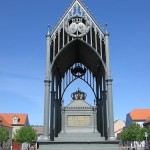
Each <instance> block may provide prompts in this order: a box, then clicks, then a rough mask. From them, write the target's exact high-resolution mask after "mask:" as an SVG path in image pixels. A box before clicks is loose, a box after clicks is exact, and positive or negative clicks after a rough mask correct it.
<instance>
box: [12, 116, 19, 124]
mask: <svg viewBox="0 0 150 150" xmlns="http://www.w3.org/2000/svg"><path fill="white" fill-rule="evenodd" d="M18 121H19V118H18V117H16V116H15V117H13V124H18Z"/></svg>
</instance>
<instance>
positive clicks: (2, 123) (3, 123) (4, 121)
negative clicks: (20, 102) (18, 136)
mask: <svg viewBox="0 0 150 150" xmlns="http://www.w3.org/2000/svg"><path fill="white" fill-rule="evenodd" d="M0 121H1V125H2V126H4V127H9V128H12V126H11V125H10V124H9V123H8V122H7V121H6V120H5V119H4V118H3V117H2V116H1V115H0Z"/></svg>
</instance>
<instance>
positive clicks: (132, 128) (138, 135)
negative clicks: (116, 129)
mask: <svg viewBox="0 0 150 150" xmlns="http://www.w3.org/2000/svg"><path fill="white" fill-rule="evenodd" d="M145 132H148V138H150V130H149V129H147V128H141V127H140V125H139V124H137V123H132V124H130V125H129V126H128V127H127V128H125V129H124V130H123V131H122V133H121V139H122V140H123V141H132V142H133V141H138V142H141V141H143V140H145V134H144V133H145Z"/></svg>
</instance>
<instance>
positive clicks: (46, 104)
mask: <svg viewBox="0 0 150 150" xmlns="http://www.w3.org/2000/svg"><path fill="white" fill-rule="evenodd" d="M46 43H47V47H46V78H45V80H44V82H45V98H44V127H43V141H49V101H50V100H49V98H50V45H51V38H50V33H49V30H48V34H47V35H46Z"/></svg>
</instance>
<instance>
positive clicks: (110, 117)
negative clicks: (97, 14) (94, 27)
mask: <svg viewBox="0 0 150 150" xmlns="http://www.w3.org/2000/svg"><path fill="white" fill-rule="evenodd" d="M105 51H106V66H107V75H106V77H107V79H106V83H107V99H108V140H115V136H114V112H113V97H112V81H113V80H112V79H111V70H110V54H109V34H108V33H107V31H106V34H105Z"/></svg>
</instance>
